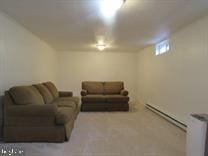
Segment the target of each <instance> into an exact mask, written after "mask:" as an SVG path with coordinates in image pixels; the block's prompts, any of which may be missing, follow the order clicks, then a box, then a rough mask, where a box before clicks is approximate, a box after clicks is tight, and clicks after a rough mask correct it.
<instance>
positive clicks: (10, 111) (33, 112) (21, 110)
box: [5, 104, 58, 117]
mask: <svg viewBox="0 0 208 156" xmlns="http://www.w3.org/2000/svg"><path fill="white" fill-rule="evenodd" d="M57 110H58V107H57V106H56V105H53V104H44V105H22V106H19V105H12V106H10V107H9V108H7V110H6V112H5V113H6V115H7V116H13V117H15V116H16V117H55V116H56V114H57Z"/></svg>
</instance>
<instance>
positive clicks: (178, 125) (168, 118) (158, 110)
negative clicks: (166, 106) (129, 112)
mask: <svg viewBox="0 0 208 156" xmlns="http://www.w3.org/2000/svg"><path fill="white" fill-rule="evenodd" d="M145 106H146V107H147V108H148V109H150V110H151V111H153V112H155V113H157V114H158V115H160V116H162V117H163V118H165V119H166V120H168V121H169V122H171V123H173V124H174V125H176V126H177V127H179V128H181V129H183V130H185V131H186V128H187V125H186V124H184V123H183V122H181V121H179V120H177V119H176V118H175V117H173V116H172V115H170V114H169V113H166V112H164V111H162V110H161V109H159V108H157V107H155V106H154V105H152V104H149V103H146V104H145Z"/></svg>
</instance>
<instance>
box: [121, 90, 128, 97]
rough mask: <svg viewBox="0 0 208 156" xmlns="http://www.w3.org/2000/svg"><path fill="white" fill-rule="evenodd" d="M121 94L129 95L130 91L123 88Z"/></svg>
mask: <svg viewBox="0 0 208 156" xmlns="http://www.w3.org/2000/svg"><path fill="white" fill-rule="evenodd" d="M120 94H121V95H123V96H128V95H129V92H128V91H127V90H125V89H123V90H121V92H120Z"/></svg>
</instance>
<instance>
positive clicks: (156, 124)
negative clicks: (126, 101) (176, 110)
mask: <svg viewBox="0 0 208 156" xmlns="http://www.w3.org/2000/svg"><path fill="white" fill-rule="evenodd" d="M0 145H1V146H4V147H5V146H7V147H13V146H14V147H21V148H23V149H24V150H25V156H185V155H186V154H185V132H184V131H182V130H181V129H179V128H177V127H175V126H174V125H172V124H171V123H169V122H168V121H166V120H164V119H163V118H161V117H160V116H158V115H156V114H155V113H153V112H151V111H150V110H148V109H146V108H145V107H143V106H138V108H137V109H134V110H131V111H130V112H115V113H110V112H103V113H82V112H81V113H80V114H79V116H78V118H77V121H76V123H75V128H74V130H73V132H72V135H71V139H70V141H69V142H66V143H59V144H54V143H21V144H0Z"/></svg>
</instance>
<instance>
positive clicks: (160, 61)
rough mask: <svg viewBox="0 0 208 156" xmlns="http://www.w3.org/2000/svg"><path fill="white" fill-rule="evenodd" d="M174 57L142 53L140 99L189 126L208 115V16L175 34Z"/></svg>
mask: <svg viewBox="0 0 208 156" xmlns="http://www.w3.org/2000/svg"><path fill="white" fill-rule="evenodd" d="M170 46H171V51H170V53H167V54H164V55H161V56H155V55H154V47H148V48H146V49H144V50H142V51H140V52H139V53H138V70H137V71H138V72H137V73H138V79H137V80H138V86H137V87H138V98H139V100H141V101H142V102H143V103H150V104H153V105H155V106H156V107H158V108H159V109H162V110H163V111H165V112H167V113H169V114H171V115H172V116H175V117H176V118H177V119H178V120H180V121H182V122H184V123H186V120H187V116H188V114H190V113H208V16H207V17H205V18H203V19H200V20H198V21H196V22H194V23H192V24H191V25H189V26H187V27H185V28H183V29H181V30H180V31H178V32H177V33H174V34H173V35H172V36H171V37H170Z"/></svg>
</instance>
